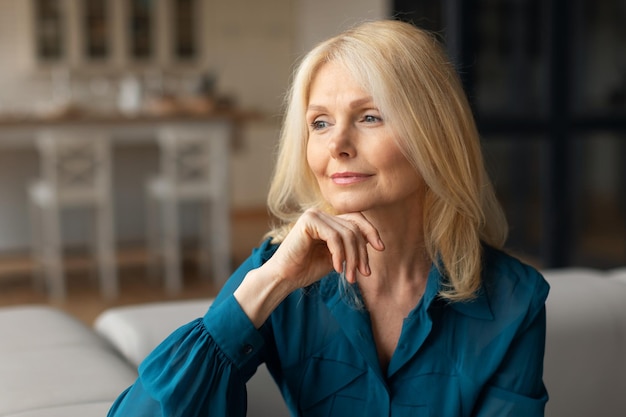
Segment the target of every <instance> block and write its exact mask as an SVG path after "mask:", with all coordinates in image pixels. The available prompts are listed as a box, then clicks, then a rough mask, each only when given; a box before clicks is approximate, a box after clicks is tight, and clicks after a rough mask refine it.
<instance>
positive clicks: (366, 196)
mask: <svg viewBox="0 0 626 417" xmlns="http://www.w3.org/2000/svg"><path fill="white" fill-rule="evenodd" d="M306 120H307V124H308V129H309V138H308V142H307V161H308V164H309V167H310V168H311V170H312V172H313V173H314V175H315V177H316V179H317V182H318V184H319V187H320V190H321V192H322V195H323V196H324V198H325V199H326V201H327V202H328V203H329V204H330V205H331V206H332V207H333V208H334V209H335V210H337V211H338V212H339V213H350V212H363V211H368V210H377V209H395V208H400V209H403V210H407V209H408V210H414V209H415V208H416V206H420V205H421V202H422V196H423V190H424V183H423V180H422V178H421V176H420V175H419V174H418V173H417V172H416V170H415V169H414V168H413V166H412V165H411V164H410V163H409V162H408V160H407V159H406V158H405V157H404V155H403V154H402V152H401V151H400V148H399V147H398V145H397V144H396V142H395V140H394V139H393V132H392V130H391V128H390V127H389V125H388V124H387V123H386V122H385V120H383V119H382V116H381V113H380V111H379V110H378V109H377V108H376V105H375V103H374V102H373V100H372V97H371V96H370V95H369V94H368V93H367V92H366V91H364V90H363V89H362V88H361V87H360V86H359V84H357V82H356V81H355V80H354V79H353V77H352V76H351V75H350V73H348V72H347V70H346V69H344V68H343V67H342V66H341V65H338V64H336V63H332V62H330V63H326V64H324V65H323V66H322V67H321V68H320V69H319V71H318V72H317V74H316V76H315V77H314V79H313V82H312V84H311V88H310V95H309V103H308V107H307V111H306Z"/></svg>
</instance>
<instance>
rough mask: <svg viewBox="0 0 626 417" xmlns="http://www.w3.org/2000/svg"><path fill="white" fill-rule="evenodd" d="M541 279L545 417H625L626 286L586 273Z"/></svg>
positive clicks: (570, 271)
mask: <svg viewBox="0 0 626 417" xmlns="http://www.w3.org/2000/svg"><path fill="white" fill-rule="evenodd" d="M543 274H544V276H545V278H546V279H547V281H548V282H549V283H550V286H551V289H550V295H549V296H548V300H547V303H546V311H547V335H546V354H545V360H544V367H545V371H544V380H545V383H546V386H547V389H548V393H549V395H550V400H549V401H548V404H547V406H546V417H589V416H593V417H615V416H618V415H620V416H621V415H626V396H625V395H624V393H625V392H626V282H621V281H619V280H617V279H611V277H612V276H613V275H612V274H613V273H612V272H611V271H608V272H603V271H598V270H592V269H587V268H567V269H559V270H549V271H544V272H543Z"/></svg>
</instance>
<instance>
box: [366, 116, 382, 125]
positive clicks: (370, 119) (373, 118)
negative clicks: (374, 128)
mask: <svg viewBox="0 0 626 417" xmlns="http://www.w3.org/2000/svg"><path fill="white" fill-rule="evenodd" d="M381 120H382V119H381V118H380V117H377V116H372V115H371V114H368V115H365V117H363V121H364V122H365V123H379V122H380V121H381Z"/></svg>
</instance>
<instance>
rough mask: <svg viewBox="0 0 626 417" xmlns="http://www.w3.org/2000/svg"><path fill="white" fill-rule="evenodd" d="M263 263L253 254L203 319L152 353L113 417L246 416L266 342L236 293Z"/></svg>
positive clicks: (183, 328)
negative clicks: (249, 384) (249, 393)
mask: <svg viewBox="0 0 626 417" xmlns="http://www.w3.org/2000/svg"><path fill="white" fill-rule="evenodd" d="M255 258H256V259H255ZM259 262H260V259H258V256H256V257H255V256H254V255H253V256H252V257H251V259H249V260H248V261H246V263H244V264H243V265H242V266H241V267H240V268H239V269H238V270H237V271H236V272H235V274H233V276H232V277H231V279H230V280H229V282H228V283H227V284H226V285H225V287H224V288H223V290H222V291H221V292H220V295H219V296H218V297H217V299H216V300H215V302H214V303H213V304H212V306H211V308H210V309H209V311H208V312H207V313H206V315H205V316H204V317H203V318H198V319H196V320H194V321H192V322H190V323H188V324H186V325H184V326H182V327H180V328H179V329H177V330H176V331H174V332H173V333H172V334H171V335H170V336H169V337H168V338H167V339H165V340H164V341H163V342H161V344H160V345H159V346H158V347H157V348H156V349H155V350H154V351H153V352H152V353H150V355H149V356H148V357H147V358H146V359H145V360H144V361H143V362H142V363H141V364H140V366H139V376H138V378H137V380H136V382H135V383H134V384H133V385H132V386H130V387H129V388H128V389H127V390H126V391H124V392H123V393H122V394H121V395H120V396H119V398H118V399H117V400H116V401H115V403H114V404H113V406H112V407H111V409H110V411H109V414H108V416H109V417H121V416H124V417H127V416H133V417H143V416H146V417H148V416H150V417H159V416H160V417H177V416H184V417H206V416H211V417H220V416H224V417H226V416H228V417H239V416H241V417H245V415H246V408H247V394H246V385H245V384H246V382H247V381H248V380H249V379H250V377H251V376H252V375H253V374H254V372H255V371H256V368H257V367H258V365H259V364H260V363H261V362H262V359H261V358H262V352H263V349H264V346H265V340H264V337H263V335H262V330H258V329H256V328H255V327H254V325H253V324H252V322H251V321H250V320H249V319H248V317H247V316H246V314H245V313H244V312H243V310H242V309H241V307H240V306H239V304H238V303H237V300H236V299H235V298H234V296H233V295H232V292H233V291H234V289H235V288H237V286H238V285H239V283H240V282H241V280H242V279H243V277H244V276H245V274H246V273H247V271H248V270H250V269H251V268H253V267H255V266H257V265H258V264H259Z"/></svg>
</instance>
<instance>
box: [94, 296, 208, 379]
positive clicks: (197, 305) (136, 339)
mask: <svg viewBox="0 0 626 417" xmlns="http://www.w3.org/2000/svg"><path fill="white" fill-rule="evenodd" d="M212 301H213V300H212V299H200V300H187V301H176V302H167V301H166V302H155V303H147V304H140V305H134V306H125V307H114V308H111V309H108V310H106V311H104V312H103V313H102V314H100V315H99V316H98V317H97V318H96V320H95V322H94V328H95V330H96V332H98V333H99V334H100V335H101V336H102V337H104V338H105V339H106V340H108V341H109V342H110V343H111V344H112V345H113V347H115V349H117V351H118V352H120V353H121V354H122V356H124V358H126V360H127V361H128V362H130V363H131V364H133V365H134V366H135V367H137V366H139V364H140V363H141V361H143V359H144V358H145V357H146V356H147V355H148V353H150V352H151V351H152V350H153V349H154V348H155V347H157V345H158V344H159V343H160V342H161V341H162V340H164V339H165V338H166V337H167V336H168V335H169V334H170V333H172V332H173V331H174V330H176V329H177V328H178V327H180V326H182V325H183V324H185V323H188V322H190V321H192V320H193V319H195V318H198V317H202V316H204V314H205V313H206V311H207V310H208V308H209V306H210V305H211V302H212Z"/></svg>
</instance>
